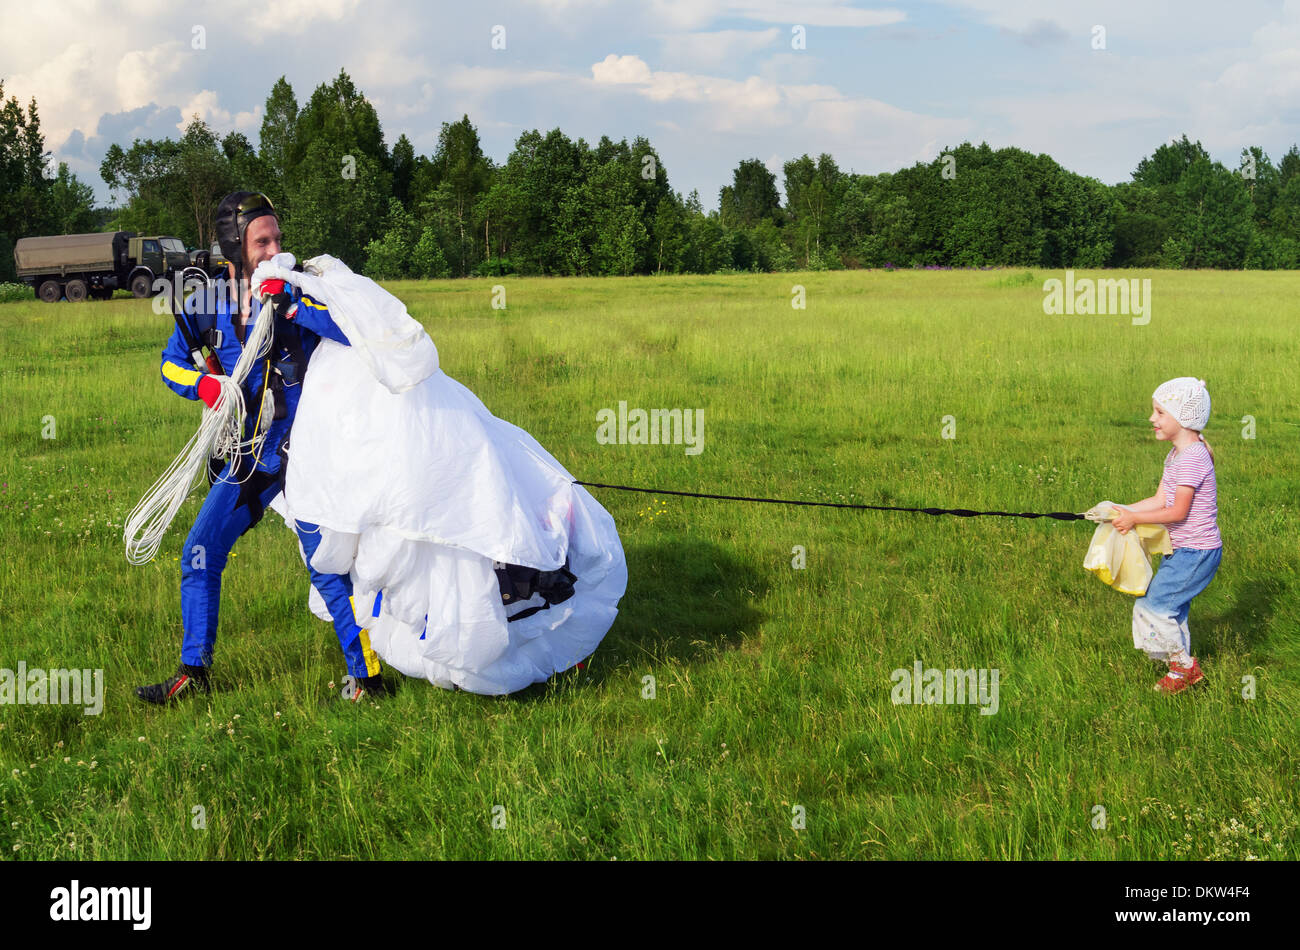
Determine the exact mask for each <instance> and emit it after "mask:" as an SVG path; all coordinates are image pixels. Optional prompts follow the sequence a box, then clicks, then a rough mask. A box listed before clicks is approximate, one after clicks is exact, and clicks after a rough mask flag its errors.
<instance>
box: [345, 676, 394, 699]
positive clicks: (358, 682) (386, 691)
mask: <svg viewBox="0 0 1300 950" xmlns="http://www.w3.org/2000/svg"><path fill="white" fill-rule="evenodd" d="M351 679H352V687H351V695H349V693H348V692H347V691H345V692H344V693H343V698H344V699H347V700H350V701H352V702H354V703H359V702H361V701H362V700H363V699H378V698H379V697H381V696H388V695H390V694H391V693H392V692H393V687H392V685H391V684H390V683H388V682H387V681H386V680H385V679H384V674H382V673H376V674H375V675H374V676H354V677H351Z"/></svg>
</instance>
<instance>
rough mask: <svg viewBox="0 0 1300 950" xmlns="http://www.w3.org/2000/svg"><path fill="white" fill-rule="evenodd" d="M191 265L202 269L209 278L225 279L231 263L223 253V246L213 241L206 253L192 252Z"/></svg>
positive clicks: (200, 251)
mask: <svg viewBox="0 0 1300 950" xmlns="http://www.w3.org/2000/svg"><path fill="white" fill-rule="evenodd" d="M190 264H191V265H192V266H194V267H198V268H201V269H202V270H203V272H204V273H205V274H207V275H208V276H209V277H224V276H225V274H226V267H227V266H228V265H229V264H230V261H229V260H228V259H227V258H226V255H224V254H222V253H221V245H220V244H218V243H217V242H216V241H213V242H212V247H210V248H209V249H208V250H206V251H204V250H196V251H190Z"/></svg>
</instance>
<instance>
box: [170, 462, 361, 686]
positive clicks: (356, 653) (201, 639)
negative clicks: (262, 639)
mask: <svg viewBox="0 0 1300 950" xmlns="http://www.w3.org/2000/svg"><path fill="white" fill-rule="evenodd" d="M236 477H237V476H235V475H232V474H231V472H230V465H229V464H227V465H226V467H225V468H224V469H223V470H222V472H221V475H220V476H219V477H218V479H217V481H216V482H215V483H214V484H213V485H212V487H211V488H210V489H209V490H208V497H207V498H206V499H204V501H203V507H202V508H201V509H200V510H199V516H198V517H197V518H195V519H194V527H193V528H191V529H190V534H189V537H187V538H186V539H185V547H184V549H183V550H182V551H181V625H182V627H183V628H184V630H185V636H184V640H183V641H182V643H181V662H182V663H188V664H189V665H190V666H211V665H212V648H213V646H214V645H215V644H216V641H217V611H218V608H219V606H220V604H221V573H222V571H223V570H225V567H226V560H227V558H228V557H229V556H230V549H231V548H232V547H234V545H235V541H237V540H238V539H239V537H240V536H241V535H243V534H244V532H246V531H248V530H249V529H250V528H252V527H253V526H254V525H256V524H257V523H258V522H259V521H261V520H262V513H263V512H264V511H265V509H266V506H267V505H268V504H270V502H271V499H273V498H274V497H275V496H276V495H277V494H278V493H279V491H280V478H279V474H278V473H276V474H271V473H267V472H261V471H255V472H252V473H251V474H250V475H249V477H248V478H247V479H246V480H245V481H244V482H243V483H242V484H239V483H236V482H235V481H234V480H233V479H234V478H236ZM222 479H232V480H231V481H222ZM297 533H298V539H299V540H300V541H301V542H302V546H303V550H304V552H305V553H306V555H307V561H308V563H309V564H310V562H311V556H312V554H314V553H315V551H316V548H317V546H318V545H319V544H320V534H319V532H318V531H317V529H316V525H310V524H306V523H305V522H299V523H298V524H297ZM308 570H309V571H310V573H311V582H312V585H313V586H314V587H315V588H316V590H317V591H319V592H320V595H321V597H323V598H324V600H325V604H326V606H327V607H328V608H329V611H330V616H331V617H333V618H334V631H335V633H336V634H337V635H338V638H339V646H340V647H342V648H343V656H344V658H345V659H346V661H347V667H348V673H349V674H351V675H352V676H355V677H363V676H370V675H373V674H375V673H378V672H379V658H378V656H376V655H375V653H374V651H373V650H371V649H370V638H369V636H368V635H367V634H366V632H365V631H363V630H362V629H361V628H360V627H358V626H357V624H356V621H355V619H354V617H353V607H352V580H351V578H349V577H348V576H347V575H346V574H322V573H321V572H319V571H316V570H312V569H311V568H310V567H309V568H308Z"/></svg>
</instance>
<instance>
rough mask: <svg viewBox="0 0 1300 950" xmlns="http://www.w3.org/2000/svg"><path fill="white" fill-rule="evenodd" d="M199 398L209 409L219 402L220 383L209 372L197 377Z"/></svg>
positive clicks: (215, 406)
mask: <svg viewBox="0 0 1300 950" xmlns="http://www.w3.org/2000/svg"><path fill="white" fill-rule="evenodd" d="M197 389H198V391H199V398H200V399H202V400H203V401H204V402H205V403H207V404H208V408H209V409H216V408H217V404H218V403H220V402H221V384H220V383H219V382H217V380H216V378H215V377H214V376H212V375H211V374H209V373H204V374H203V375H202V376H200V377H199V383H198V386H197Z"/></svg>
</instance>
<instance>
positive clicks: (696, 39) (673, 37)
mask: <svg viewBox="0 0 1300 950" xmlns="http://www.w3.org/2000/svg"><path fill="white" fill-rule="evenodd" d="M782 35H783V34H782V32H781V31H780V30H778V29H777V28H776V27H772V28H771V29H767V30H715V31H713V32H709V33H666V34H660V36H659V37H658V39H660V40H661V41H662V44H663V47H662V49H663V53H664V55H666V56H670V57H672V58H673V59H675V60H677V61H680V62H682V63H688V64H690V65H692V66H697V67H698V66H718V65H721V64H723V63H728V62H731V61H733V60H736V59H738V58H740V57H742V56H747V55H749V54H750V53H754V52H756V51H758V50H761V49H765V48H766V47H768V46H771V45H772V44H773V43H774V42H776V40H777V38H778V37H780V36H782Z"/></svg>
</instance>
